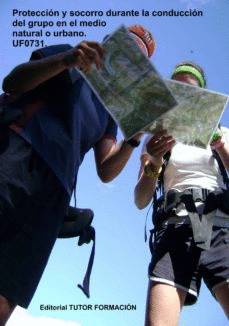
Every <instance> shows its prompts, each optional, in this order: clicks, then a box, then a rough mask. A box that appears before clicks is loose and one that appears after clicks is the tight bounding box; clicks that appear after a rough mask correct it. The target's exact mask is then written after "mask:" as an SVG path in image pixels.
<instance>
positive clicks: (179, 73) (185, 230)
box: [135, 62, 229, 326]
mask: <svg viewBox="0 0 229 326" xmlns="http://www.w3.org/2000/svg"><path fill="white" fill-rule="evenodd" d="M172 79H175V80H178V81H181V82H185V83H188V84H190V85H193V86H199V87H205V86H206V80H205V76H204V73H203V70H202V69H201V68H200V67H199V66H198V65H195V64H193V63H190V62H186V63H182V64H180V65H178V66H177V67H176V68H175V70H174V72H173V74H172ZM228 139H229V130H228V129H227V128H222V135H221V136H220V137H219V138H218V139H217V140H215V141H214V142H211V144H210V145H211V146H209V147H208V148H207V149H201V148H197V147H194V146H188V145H184V144H181V143H176V141H175V139H174V137H172V136H170V135H168V133H167V131H166V130H163V131H161V132H159V133H157V134H156V135H154V136H153V137H151V138H148V139H147V141H146V143H145V145H144V147H143V152H142V155H141V168H140V172H139V179H138V183H137V185H136V188H135V203H136V205H137V207H138V208H139V209H143V208H144V207H146V206H147V205H148V204H149V203H150V202H151V200H152V198H153V196H154V194H155V191H156V187H157V184H158V178H159V179H160V180H161V182H163V189H164V197H165V198H166V201H164V202H163V205H164V206H160V209H161V210H160V216H161V217H162V218H163V219H164V221H163V223H161V224H160V226H159V228H157V229H156V236H155V239H154V242H153V241H152V237H151V240H150V249H151V252H152V260H151V263H150V265H149V291H148V299H147V310H146V325H147V326H150V325H154V326H161V325H163V326H175V325H177V324H178V320H179V315H180V311H181V309H182V307H183V306H184V305H191V304H194V303H195V302H196V300H197V297H198V294H199V290H200V283H201V279H203V280H204V281H205V283H206V285H207V287H208V288H209V290H210V291H211V292H212V294H213V296H214V297H216V299H217V300H218V302H219V303H220V304H221V306H222V308H223V310H224V311H225V314H226V315H227V316H228V318H229V211H228V212H227V207H226V209H225V197H222V196H221V194H222V193H223V196H224V195H228V192H227V191H226V186H225V184H224V180H223V177H222V172H221V169H220V168H219V164H218V161H217V160H216V159H215V158H214V157H213V150H214V151H215V152H216V153H217V156H218V157H219V158H220V160H221V162H222V163H223V166H224V169H227V170H228V169H229V146H228V144H229V141H228ZM168 153H170V157H169V160H168V159H167V165H166V168H165V169H163V170H164V171H163V179H162V174H161V170H162V166H163V162H164V157H165V154H166V155H167V156H168ZM222 189H224V190H222ZM219 193H220V196H221V197H217V195H218V194H219ZM190 197H191V200H190ZM187 198H188V200H187ZM193 198H194V199H195V200H194V201H193ZM218 198H223V200H221V202H223V205H221V206H222V207H223V208H221V207H220V208H219V207H217V205H218V202H219V201H218ZM214 204H215V206H214ZM165 205H167V206H165ZM212 205H213V206H212ZM209 206H212V207H211V209H208V208H209ZM162 207H165V209H162ZM228 210H229V209H228ZM155 213H157V214H155ZM154 216H155V217H158V216H159V210H158V211H157V212H156V208H155V206H154ZM204 223H205V224H204ZM206 230H208V238H207V239H205V241H202V238H204V237H206V234H207V231H206ZM202 233H204V234H202ZM205 233H206V234H205ZM209 235H210V236H209ZM198 239H199V240H200V239H201V240H200V241H199V240H198ZM198 241H199V242H198ZM210 243H211V245H210ZM216 257H217V261H216Z"/></svg>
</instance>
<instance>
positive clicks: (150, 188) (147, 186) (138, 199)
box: [134, 167, 158, 209]
mask: <svg viewBox="0 0 229 326" xmlns="http://www.w3.org/2000/svg"><path fill="white" fill-rule="evenodd" d="M157 172H158V167H155V173H157ZM157 179H158V178H157V177H151V176H146V174H145V173H144V171H143V172H142V173H141V176H140V178H139V180H138V183H137V185H136V187H135V190H134V201H135V204H136V206H137V207H138V208H139V209H143V208H145V207H146V206H147V205H148V204H149V203H150V201H151V200H152V198H153V196H154V193H155V190H156V186H157Z"/></svg>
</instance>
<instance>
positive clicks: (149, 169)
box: [144, 160, 162, 179]
mask: <svg viewBox="0 0 229 326" xmlns="http://www.w3.org/2000/svg"><path fill="white" fill-rule="evenodd" d="M161 170H162V167H161V166H160V167H159V166H158V167H156V171H155V167H154V166H153V164H152V162H151V161H150V160H147V161H146V162H145V165H144V173H145V175H146V176H147V177H151V178H154V179H157V178H158V177H159V175H160V173H161Z"/></svg>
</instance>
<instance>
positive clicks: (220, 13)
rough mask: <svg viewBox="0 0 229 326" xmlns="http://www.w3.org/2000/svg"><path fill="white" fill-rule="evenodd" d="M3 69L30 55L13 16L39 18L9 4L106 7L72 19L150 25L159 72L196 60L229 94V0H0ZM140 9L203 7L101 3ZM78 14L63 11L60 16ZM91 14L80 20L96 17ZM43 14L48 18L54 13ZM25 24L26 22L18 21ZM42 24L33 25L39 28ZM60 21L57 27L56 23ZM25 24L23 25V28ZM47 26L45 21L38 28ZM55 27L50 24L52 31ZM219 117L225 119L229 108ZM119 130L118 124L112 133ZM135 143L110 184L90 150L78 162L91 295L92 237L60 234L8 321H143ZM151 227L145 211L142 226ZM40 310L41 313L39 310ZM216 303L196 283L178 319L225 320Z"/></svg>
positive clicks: (186, 323) (49, 40)
mask: <svg viewBox="0 0 229 326" xmlns="http://www.w3.org/2000/svg"><path fill="white" fill-rule="evenodd" d="M0 9H1V10H0V18H1V20H0V32H1V44H2V46H1V48H0V58H1V71H0V77H1V78H0V79H1V80H2V79H3V78H4V76H5V75H6V74H8V73H9V71H10V70H11V69H12V68H13V67H14V66H15V65H17V64H19V63H21V62H25V61H27V60H28V59H29V56H30V53H31V51H32V50H34V49H35V47H33V48H31V47H13V44H12V31H13V30H20V29H21V30H22V27H18V28H13V27H12V23H13V21H15V20H16V19H18V20H23V19H25V20H26V23H27V22H28V21H30V20H33V21H35V20H36V21H37V20H40V18H39V17H17V16H14V17H12V11H13V9H18V10H21V11H28V10H46V9H48V10H51V9H52V10H58V11H60V12H61V11H62V10H63V11H67V12H68V13H69V12H70V11H71V10H73V11H78V10H80V11H82V10H84V11H85V10H97V11H99V10H100V11H102V12H103V13H104V14H103V16H102V17H99V19H101V20H102V21H105V22H106V26H105V27H102V26H101V27H84V28H82V27H77V28H76V29H74V28H73V29H74V30H78V31H83V32H84V33H85V34H86V35H87V36H86V39H88V40H95V41H99V42H100V41H101V40H102V38H103V36H104V35H106V34H108V33H111V32H112V31H113V30H114V29H116V28H117V27H118V26H119V25H121V24H125V25H126V26H128V25H132V24H135V23H138V24H142V25H144V26H145V27H147V28H148V29H150V30H151V32H152V33H153V35H154V37H155V40H156V43H157V47H156V51H155V54H154V56H153V57H152V59H151V60H152V62H153V63H154V64H155V66H156V68H157V70H158V71H159V73H160V74H161V75H162V76H163V77H165V78H169V76H170V74H171V71H172V70H173V68H174V66H175V65H176V63H178V62H180V61H184V60H194V61H196V62H198V63H199V64H200V65H202V66H203V68H204V70H205V73H206V76H207V80H208V88H209V89H211V90H214V91H217V92H221V93H225V94H229V89H228V85H229V65H228V58H229V46H228V45H229V35H228V29H229V26H228V24H229V23H228V18H229V3H228V1H227V0H224V1H223V0H218V1H216V0H195V1H194V0H193V1H188V0H180V1H179V0H178V1H173V0H171V1H165V0H160V1H159V0H155V1H149V0H148V1H147V0H142V1H141V2H139V1H137V0H133V1H129V0H127V1H125V2H124V1H118V0H111V1H109V2H108V1H107V2H106V1H102V0H96V1H92V0H85V1H77V0H75V1H74V0H72V1H69V0H66V1H64V2H62V1H57V0H49V1H44V0H40V1H35V0H28V1H26V2H25V1H24V0H8V1H7V0H1V4H0ZM109 9H112V10H135V11H139V12H140V13H141V12H142V9H144V10H148V11H149V12H150V13H151V12H152V11H154V10H157V11H159V10H171V9H174V10H190V9H192V10H194V9H196V10H202V11H203V16H202V17H198V16H194V17H153V16H152V15H150V16H149V17H143V16H142V15H141V14H140V15H139V16H138V17H136V16H135V17H107V16H106V11H108V10H109ZM73 19H77V20H78V23H79V20H80V18H79V17H69V15H67V16H66V18H65V21H67V23H69V22H70V21H71V20H73ZM96 19H97V17H87V18H86V19H85V20H91V21H95V20H96ZM43 20H44V21H45V20H47V21H52V20H54V21H55V19H53V17H44V18H43ZM23 29H25V28H23ZM40 29H41V28H34V31H35V30H40ZM62 29H63V28H62ZM27 30H28V28H27ZM46 30H48V28H44V29H43V32H45V31H46ZM54 30H56V27H53V28H49V31H51V33H52V32H53V31H54ZM42 39H43V40H44V42H45V44H46V45H51V44H58V43H70V44H72V45H75V44H77V43H78V42H80V41H82V40H83V39H84V38H81V37H78V38H70V37H69V38H66V37H62V38H61V37H51V36H50V37H43V38H42ZM222 123H223V124H224V125H225V126H229V113H228V110H226V112H225V113H224V116H223V118H222ZM118 138H119V140H120V139H121V138H122V134H121V132H119V135H118ZM140 150H141V149H140V148H138V149H136V150H135V152H134V153H133V155H132V157H131V159H130V161H129V162H128V164H127V166H126V169H125V170H124V171H123V172H122V173H121V175H120V176H119V177H118V178H117V179H115V180H114V181H113V182H112V183H110V184H102V183H101V182H100V181H99V179H98V177H97V175H96V170H95V163H94V157H93V152H92V151H91V152H90V153H89V154H88V155H87V156H86V158H85V161H84V163H83V165H82V167H81V169H80V173H79V177H78V185H77V205H78V206H79V207H90V208H92V209H93V210H94V212H95V218H94V223H93V224H94V226H95V227H96V230H97V243H96V257H95V264H94V268H93V273H92V278H91V299H87V298H85V297H84V295H83V294H82V293H81V291H80V290H79V289H78V288H77V283H79V282H81V281H82V279H83V274H84V271H85V270H86V266H87V262H88V258H89V254H90V250H91V245H87V246H83V247H78V246H77V243H76V240H75V239H71V240H58V241H57V243H56V245H55V247H54V249H53V252H52V255H51V257H50V260H49V263H48V266H47V268H46V270H45V273H44V275H43V278H42V280H41V282H40V285H39V287H38V290H37V292H36V294H35V296H34V298H33V300H32V302H31V305H30V306H29V309H28V311H25V310H24V309H17V310H16V312H15V315H14V316H13V317H12V320H11V321H9V326H10V325H15V326H16V325H21V324H22V323H23V324H24V325H25V326H27V325H31V323H33V325H36V324H37V325H38V324H39V325H40V323H42V322H43V323H44V324H45V325H48V326H52V325H54V324H55V325H57V326H58V325H60V326H61V325H69V326H72V325H75V326H79V325H81V326H91V325H93V326H107V325H109V326H114V325H117V324H118V325H119V326H127V325H128V326H141V325H143V324H144V311H145V301H146V291H147V284H148V279H147V268H148V263H149V259H150V254H149V250H148V244H146V243H145V242H144V223H145V217H146V214H147V211H148V208H146V209H145V210H143V211H139V210H137V208H136V207H135V205H134V201H133V190H134V187H135V184H136V180H137V174H138V169H139V155H140ZM150 227H151V224H150V218H149V219H148V228H150ZM60 304H61V305H70V304H74V305H89V304H91V305H92V306H94V305H96V304H97V305H110V304H111V305H122V304H123V305H128V304H131V305H132V304H133V305H136V306H137V309H136V310H134V311H133V310H132V311H98V310H92V311H83V310H74V311H70V310H69V309H68V310H67V311H61V312H56V311H42V310H40V305H60ZM41 316H42V317H41ZM226 322H227V320H226V317H225V316H224V315H223V313H222V311H221V309H220V306H219V304H218V303H217V302H216V301H215V300H214V299H213V298H212V296H211V294H210V293H209V292H208V290H207V289H206V287H205V285H204V284H203V285H202V288H201V293H200V298H199V300H198V303H197V304H196V305H195V306H193V307H188V308H184V310H183V312H182V316H181V319H180V322H179V326H191V325H195V326H205V325H208V326H213V325H214V326H215V325H216V324H217V325H226Z"/></svg>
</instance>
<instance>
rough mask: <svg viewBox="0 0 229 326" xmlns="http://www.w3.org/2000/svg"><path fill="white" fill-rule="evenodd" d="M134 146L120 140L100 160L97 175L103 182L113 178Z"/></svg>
mask: <svg viewBox="0 0 229 326" xmlns="http://www.w3.org/2000/svg"><path fill="white" fill-rule="evenodd" d="M133 151H134V147H132V146H131V145H130V144H128V143H127V142H126V141H125V140H122V141H121V142H120V143H119V144H118V145H116V146H115V147H114V149H113V150H112V151H111V152H110V153H109V155H108V156H107V157H105V159H104V160H103V162H101V164H100V167H99V171H98V174H99V177H100V178H101V180H102V181H103V182H110V181H112V180H113V179H115V178H116V177H117V176H118V175H119V174H120V173H121V171H122V170H123V169H124V167H125V165H126V164H127V162H128V160H129V158H130V156H131V154H132V153H133Z"/></svg>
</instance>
